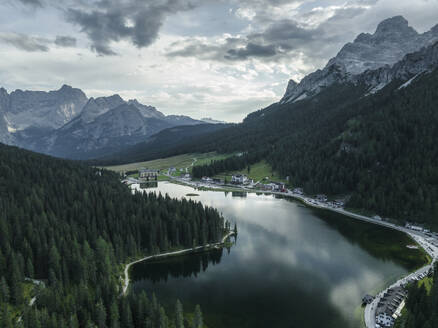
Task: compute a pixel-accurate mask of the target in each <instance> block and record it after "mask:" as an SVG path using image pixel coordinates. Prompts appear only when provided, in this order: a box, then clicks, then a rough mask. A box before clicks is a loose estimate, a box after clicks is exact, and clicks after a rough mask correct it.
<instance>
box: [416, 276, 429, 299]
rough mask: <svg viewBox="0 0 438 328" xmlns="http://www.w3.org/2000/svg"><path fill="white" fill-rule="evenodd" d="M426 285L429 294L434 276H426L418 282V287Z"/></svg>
mask: <svg viewBox="0 0 438 328" xmlns="http://www.w3.org/2000/svg"><path fill="white" fill-rule="evenodd" d="M422 285H423V286H424V288H426V292H427V295H430V291H431V290H432V286H433V278H432V277H426V278H424V279H422V280H420V281H419V282H418V287H421V286H422Z"/></svg>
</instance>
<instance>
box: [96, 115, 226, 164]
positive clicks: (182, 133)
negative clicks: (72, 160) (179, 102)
mask: <svg viewBox="0 0 438 328" xmlns="http://www.w3.org/2000/svg"><path fill="white" fill-rule="evenodd" d="M229 126H231V124H218V123H216V124H199V125H195V126H177V127H172V128H169V129H165V130H162V131H160V132H159V133H157V134H155V135H152V136H150V137H149V138H147V140H146V141H144V142H141V143H138V144H136V145H134V146H131V147H126V149H124V150H122V151H119V152H115V153H113V154H110V155H107V156H102V157H101V158H98V159H96V160H95V161H94V162H93V163H95V164H99V165H117V164H124V163H132V162H143V161H147V160H150V159H155V158H162V157H166V156H169V154H172V155H174V154H184V153H186V151H185V147H183V146H185V145H187V144H191V143H196V142H197V140H198V138H199V137H202V136H205V135H208V134H210V133H213V132H216V131H220V130H223V129H225V128H227V127H229Z"/></svg>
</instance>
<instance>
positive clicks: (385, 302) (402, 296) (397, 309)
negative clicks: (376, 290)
mask: <svg viewBox="0 0 438 328" xmlns="http://www.w3.org/2000/svg"><path fill="white" fill-rule="evenodd" d="M432 275H433V269H432V268H431V269H430V270H428V271H426V272H422V273H420V274H414V275H411V276H409V277H406V278H405V279H403V280H402V281H401V283H400V285H397V286H394V287H392V288H389V289H387V290H385V291H384V292H382V293H381V294H380V295H378V296H376V297H377V301H378V303H377V306H376V309H375V328H386V327H392V326H393V325H394V323H395V320H396V319H397V318H398V317H400V316H401V312H402V310H403V308H404V306H405V301H406V298H407V296H408V295H407V291H406V286H407V285H408V284H409V283H413V282H418V281H420V280H422V279H424V278H426V277H427V276H432ZM373 301H374V297H373V296H371V295H365V296H364V297H363V299H362V302H363V303H364V304H372V303H373Z"/></svg>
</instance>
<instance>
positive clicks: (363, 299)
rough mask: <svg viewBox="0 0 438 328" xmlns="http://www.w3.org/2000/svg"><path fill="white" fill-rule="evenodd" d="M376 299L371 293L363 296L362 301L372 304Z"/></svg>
mask: <svg viewBox="0 0 438 328" xmlns="http://www.w3.org/2000/svg"><path fill="white" fill-rule="evenodd" d="M373 300H374V297H372V296H371V295H368V294H367V295H365V296H364V297H362V303H363V304H371V303H372V302H373Z"/></svg>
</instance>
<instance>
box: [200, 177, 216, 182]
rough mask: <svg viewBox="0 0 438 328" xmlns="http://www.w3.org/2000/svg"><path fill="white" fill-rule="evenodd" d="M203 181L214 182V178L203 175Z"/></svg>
mask: <svg viewBox="0 0 438 328" xmlns="http://www.w3.org/2000/svg"><path fill="white" fill-rule="evenodd" d="M201 180H202V182H205V183H212V182H213V179H212V178H209V177H202V179H201Z"/></svg>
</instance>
